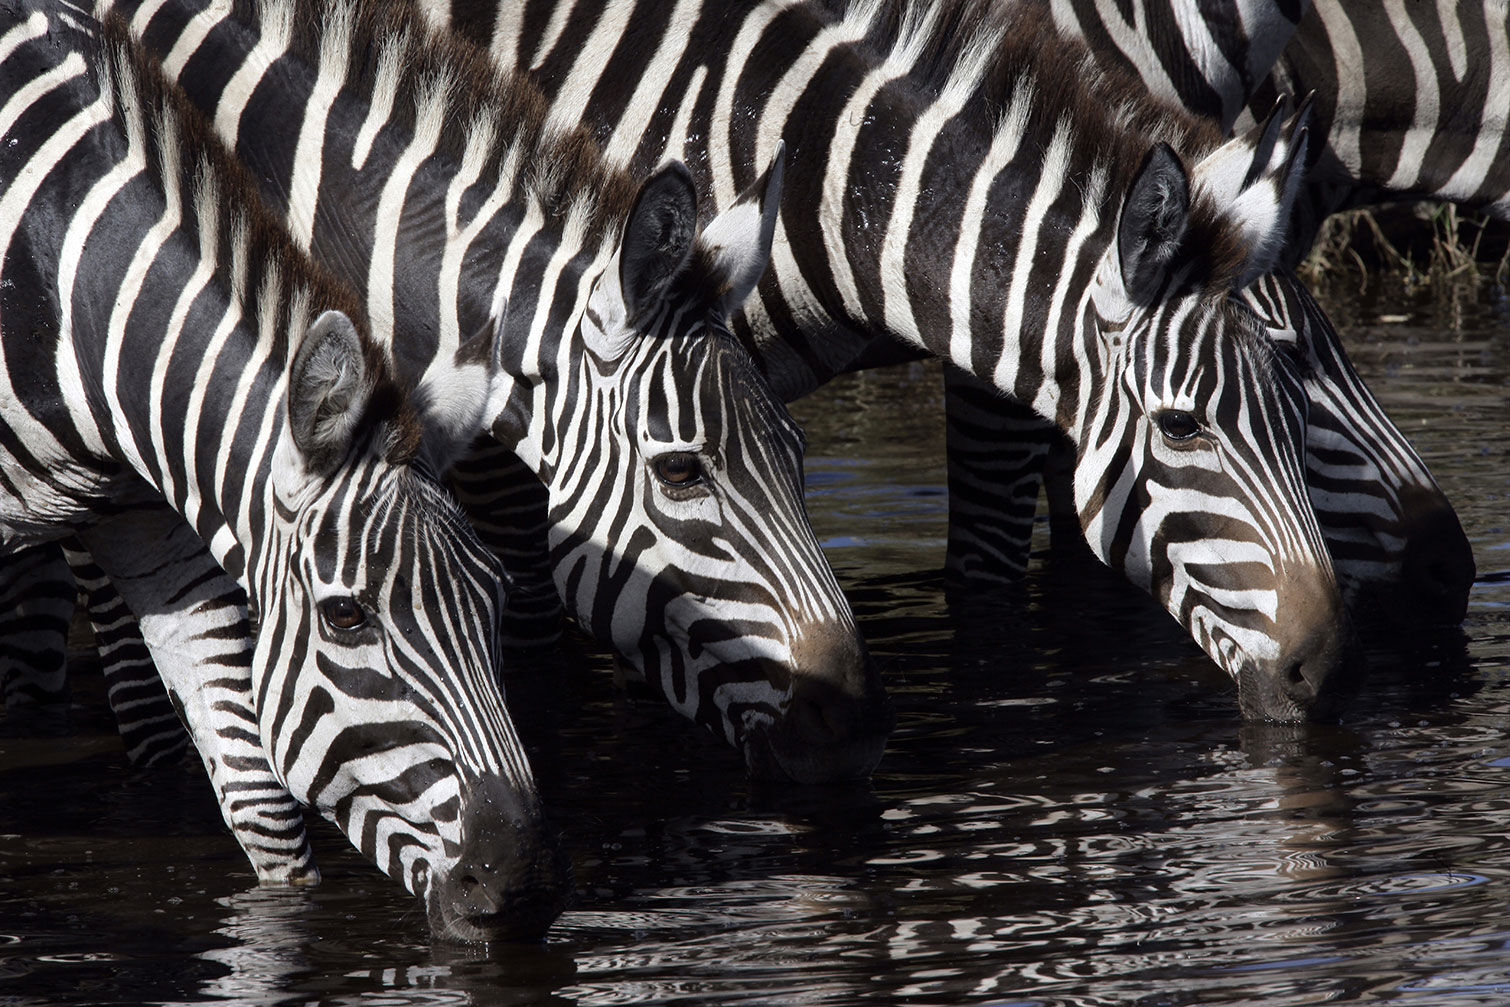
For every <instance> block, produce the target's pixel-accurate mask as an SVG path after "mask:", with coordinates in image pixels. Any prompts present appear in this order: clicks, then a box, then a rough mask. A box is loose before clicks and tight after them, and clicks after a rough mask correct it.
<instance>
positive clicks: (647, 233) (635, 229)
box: [619, 161, 697, 322]
mask: <svg viewBox="0 0 1510 1007" xmlns="http://www.w3.org/2000/svg"><path fill="white" fill-rule="evenodd" d="M696 233H697V189H696V188H695V187H694V186H693V185H692V173H691V172H690V171H688V170H687V166H686V165H684V164H682V163H681V162H680V161H669V162H667V163H666V164H665V165H663V166H662V167H661V168H660V169H659V170H658V171H657V172H656V173H655V174H654V175H651V176H650V177H649V178H648V179H646V180H645V184H644V185H642V186H640V192H639V195H637V196H636V197H635V200H634V208H633V209H631V210H630V211H629V219H628V220H627V221H625V223H624V237H623V240H622V241H621V242H620V244H619V289H620V291H621V292H622V295H623V298H624V309H625V311H626V313H627V317H628V320H629V321H630V322H633V321H634V319H635V317H636V316H637V315H639V314H640V312H642V311H644V310H645V309H646V308H648V307H650V306H651V305H653V304H655V303H656V302H657V301H659V300H660V297H661V295H662V294H663V293H664V292H665V290H666V287H667V285H668V284H669V283H670V282H671V279H672V277H674V276H676V274H677V273H679V272H681V270H682V267H683V266H684V265H686V263H687V258H688V257H689V256H690V255H691V254H692V239H693V236H694V235H695V234H696Z"/></svg>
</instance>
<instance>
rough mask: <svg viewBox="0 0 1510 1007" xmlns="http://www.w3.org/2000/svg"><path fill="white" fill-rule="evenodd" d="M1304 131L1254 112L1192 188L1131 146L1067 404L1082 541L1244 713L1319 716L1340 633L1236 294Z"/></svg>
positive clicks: (1284, 371)
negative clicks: (1170, 619)
mask: <svg viewBox="0 0 1510 1007" xmlns="http://www.w3.org/2000/svg"><path fill="white" fill-rule="evenodd" d="M1303 136H1304V118H1303V116H1297V118H1296V119H1295V120H1292V122H1291V123H1290V124H1289V126H1288V128H1287V129H1286V130H1284V131H1283V132H1282V131H1281V130H1280V129H1279V127H1278V125H1277V120H1276V121H1275V122H1271V123H1268V124H1265V127H1264V132H1263V136H1262V137H1260V138H1259V140H1258V142H1253V140H1252V138H1241V139H1239V140H1235V141H1233V142H1232V143H1230V144H1229V145H1227V146H1225V147H1223V148H1221V149H1219V150H1218V151H1216V152H1215V153H1214V154H1212V155H1210V156H1209V157H1208V158H1207V159H1206V160H1205V161H1203V162H1201V163H1200V164H1198V165H1197V167H1196V172H1195V176H1194V180H1195V185H1194V186H1192V179H1191V176H1189V175H1187V174H1186V172H1185V169H1184V167H1183V165H1182V164H1181V163H1180V161H1179V159H1178V157H1177V156H1176V155H1175V154H1174V153H1173V151H1172V150H1170V149H1169V148H1167V147H1160V146H1155V147H1154V148H1153V149H1152V150H1150V151H1149V153H1148V154H1147V155H1146V156H1145V158H1144V160H1143V162H1142V165H1141V166H1140V167H1139V168H1138V171H1137V172H1136V175H1135V177H1134V180H1133V182H1132V185H1131V186H1130V188H1129V189H1128V191H1127V193H1126V196H1125V198H1124V200H1123V205H1122V209H1121V212H1120V215H1119V217H1118V220H1117V231H1118V233H1117V236H1116V239H1115V240H1114V241H1113V242H1112V247H1111V248H1110V249H1109V250H1108V251H1107V253H1106V254H1105V256H1104V257H1103V258H1102V260H1101V262H1100V265H1099V268H1098V270H1097V274H1096V278H1095V281H1094V282H1093V283H1092V285H1091V289H1090V291H1089V294H1088V303H1087V304H1086V307H1085V309H1084V310H1085V319H1086V324H1085V328H1086V330H1087V332H1088V333H1093V334H1090V335H1087V336H1086V342H1085V343H1084V344H1083V345H1084V347H1085V350H1084V352H1085V353H1086V354H1087V356H1088V357H1089V358H1091V359H1090V361H1089V362H1088V363H1087V364H1086V365H1084V371H1085V373H1087V374H1090V375H1093V376H1094V377H1093V378H1092V380H1091V381H1090V382H1089V387H1088V388H1085V389H1082V391H1081V396H1080V402H1079V403H1078V405H1077V409H1078V413H1079V417H1080V421H1079V431H1078V434H1079V435H1078V437H1077V438H1076V442H1077V445H1078V452H1079V457H1078V462H1077V467H1076V473H1075V503H1076V507H1077V509H1078V511H1079V514H1080V521H1081V525H1082V527H1083V528H1084V530H1085V533H1086V537H1087V539H1088V541H1089V542H1090V544H1091V547H1092V548H1093V549H1094V550H1096V551H1097V552H1098V554H1099V555H1100V556H1101V557H1102V559H1103V560H1105V561H1106V562H1107V563H1108V564H1110V565H1111V566H1113V567H1115V568H1117V569H1120V570H1122V571H1123V572H1124V573H1125V575H1126V576H1127V577H1128V579H1130V580H1132V581H1133V582H1134V583H1139V584H1143V585H1144V586H1145V587H1147V588H1148V590H1149V591H1150V592H1151V593H1152V594H1153V595H1154V597H1156V598H1158V599H1159V600H1160V601H1161V602H1162V603H1163V604H1164V606H1165V608H1166V609H1168V611H1169V612H1170V613H1171V614H1172V615H1173V616H1174V617H1175V618H1176V619H1177V620H1179V622H1180V624H1181V625H1182V626H1184V627H1185V628H1186V629H1187V630H1189V631H1190V633H1191V635H1192V636H1193V637H1194V638H1195V639H1196V641H1197V642H1198V643H1199V644H1200V645H1201V646H1202V647H1203V648H1204V649H1205V651H1206V653H1207V654H1208V655H1210V657H1211V658H1212V659H1213V660H1214V661H1216V662H1217V664H1219V665H1220V666H1221V667H1223V668H1225V669H1226V670H1227V671H1228V673H1229V674H1231V675H1233V676H1234V677H1235V678H1236V679H1237V681H1238V690H1239V700H1240V703H1241V705H1242V708H1243V711H1244V714H1245V715H1247V716H1251V717H1261V718H1268V719H1277V720H1297V719H1303V718H1305V717H1308V716H1316V715H1319V714H1322V713H1325V712H1328V705H1329V703H1330V702H1331V700H1332V692H1333V688H1332V687H1333V686H1335V678H1336V676H1335V674H1334V673H1335V672H1336V671H1337V670H1338V668H1339V665H1340V660H1341V653H1342V637H1343V618H1342V601H1341V594H1340V592H1339V591H1338V589H1337V584H1336V578H1335V574H1334V573H1333V570H1332V565H1331V560H1330V558H1329V556H1328V555H1327V552H1326V548H1325V546H1324V544H1323V542H1322V538H1321V531H1320V528H1319V526H1318V524H1317V521H1316V516H1315V513H1314V512H1313V511H1312V509H1311V505H1310V501H1309V499H1308V496H1307V492H1306V485H1305V470H1304V458H1305V437H1306V424H1305V419H1306V408H1307V407H1306V399H1305V395H1304V389H1303V388H1302V385H1301V381H1300V376H1299V374H1298V372H1297V370H1296V368H1295V366H1294V365H1293V364H1292V363H1291V362H1290V361H1289V360H1288V359H1287V358H1286V357H1285V356H1284V355H1283V354H1281V353H1280V352H1279V351H1278V349H1277V348H1276V344H1275V343H1274V342H1273V341H1272V340H1271V339H1270V338H1269V336H1268V334H1267V333H1266V332H1265V331H1264V327H1263V324H1262V321H1261V320H1260V318H1259V317H1258V315H1257V314H1255V313H1254V311H1253V310H1252V308H1251V307H1250V306H1249V305H1248V303H1247V302H1246V301H1245V300H1244V299H1243V298H1242V297H1241V296H1240V292H1241V291H1242V290H1243V289H1244V288H1245V287H1247V286H1248V285H1250V284H1251V283H1253V282H1254V281H1255V280H1256V279H1257V278H1258V277H1259V276H1261V275H1263V273H1265V272H1266V271H1267V268H1268V265H1269V263H1270V260H1271V257H1272V256H1273V255H1274V254H1275V253H1276V252H1277V250H1278V248H1279V242H1278V241H1276V240H1274V238H1275V234H1276V229H1281V230H1282V228H1283V221H1284V219H1285V216H1286V213H1285V209H1286V206H1287V202H1288V197H1287V195H1286V194H1287V193H1288V194H1293V187H1292V186H1291V185H1290V184H1289V181H1290V171H1289V167H1290V166H1291V165H1292V164H1294V163H1296V162H1297V161H1298V160H1299V158H1300V156H1301V155H1302V153H1303V150H1304V144H1303V142H1301V141H1302V140H1303ZM1297 138H1299V139H1297ZM1276 166H1277V170H1276Z"/></svg>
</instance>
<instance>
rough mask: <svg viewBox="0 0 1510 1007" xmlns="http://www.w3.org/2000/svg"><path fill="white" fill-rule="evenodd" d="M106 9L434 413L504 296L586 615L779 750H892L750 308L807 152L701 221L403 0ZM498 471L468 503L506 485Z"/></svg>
mask: <svg viewBox="0 0 1510 1007" xmlns="http://www.w3.org/2000/svg"><path fill="white" fill-rule="evenodd" d="M102 6H107V7H109V8H110V9H112V10H114V11H117V12H119V13H120V14H122V15H123V16H125V17H126V18H127V19H128V20H129V32H130V34H131V35H132V36H133V37H134V38H136V39H138V40H139V42H140V44H142V45H143V46H144V47H145V48H147V49H148V50H149V51H151V52H152V53H154V54H155V55H156V56H157V57H158V58H159V59H161V61H162V65H163V67H164V69H165V72H166V74H167V75H169V76H171V77H173V78H175V79H176V81H177V83H178V84H179V85H181V86H182V87H183V89H184V91H185V92H186V93H187V94H188V95H189V96H190V98H191V100H192V101H194V102H195V103H196V104H198V105H199V106H200V107H201V108H202V109H203V110H204V111H205V113H206V117H207V118H209V119H211V120H212V121H213V122H214V123H215V129H216V131H217V132H218V133H219V134H220V135H221V136H222V137H223V138H224V139H225V140H226V141H227V142H228V143H230V144H231V145H232V146H234V147H235V148H236V150H237V152H238V154H239V155H240V156H241V158H242V159H243V160H244V161H245V163H246V164H247V165H248V166H249V167H251V168H252V170H253V171H254V172H255V173H256V174H257V175H258V176H259V178H260V180H261V182H262V184H263V188H264V192H265V193H266V195H267V197H268V198H269V200H270V201H271V202H272V203H273V204H274V205H275V206H277V207H278V208H279V210H280V212H281V213H282V214H283V215H284V217H285V219H286V220H287V221H288V222H289V225H290V228H291V230H292V231H293V233H294V234H295V235H296V237H298V238H299V239H300V240H302V241H305V242H307V243H308V245H309V247H310V250H311V252H312V254H313V255H314V256H315V258H316V259H317V260H319V261H321V262H322V263H324V264H326V265H328V266H329V267H330V268H332V269H334V270H335V271H336V272H337V273H338V274H340V275H342V276H343V277H344V278H346V279H348V280H349V281H350V282H351V283H353V285H355V286H356V287H358V288H359V289H361V290H363V291H364V292H365V297H366V303H367V307H368V310H369V313H370V315H371V317H372V318H373V320H374V323H373V324H374V331H375V332H376V333H377V334H378V336H379V338H380V339H387V340H389V341H390V342H389V344H388V345H389V346H390V352H391V356H392V357H393V359H394V361H395V363H396V366H397V368H398V371H399V372H400V375H401V377H402V378H403V379H404V380H407V381H410V382H412V383H413V384H415V385H416V386H417V387H418V389H419V396H420V400H421V402H423V403H425V404H426V405H427V409H428V414H429V415H430V416H431V419H430V421H429V422H431V423H432V424H439V425H450V426H453V427H458V428H460V427H464V426H465V424H464V423H455V422H450V423H448V420H447V417H448V416H449V414H450V412H451V411H453V410H454V409H455V401H456V399H457V395H456V394H455V392H454V388H455V386H456V382H455V378H454V373H453V372H454V371H455V369H456V365H455V364H454V363H453V362H452V361H453V360H454V359H458V358H457V357H456V354H457V353H458V352H460V353H461V354H462V355H463V356H465V355H466V354H467V353H468V352H471V351H470V350H469V348H468V344H467V342H466V340H465V336H466V334H467V333H469V332H472V331H475V330H476V329H477V328H478V327H479V326H481V325H485V324H486V323H487V319H488V318H489V317H490V315H492V314H496V315H497V316H498V317H499V319H500V322H499V346H498V362H499V365H500V372H499V376H498V380H497V383H496V385H495V387H494V390H493V393H492V398H491V399H490V400H489V402H488V403H487V404H486V406H485V409H486V416H485V418H484V422H485V423H487V425H488V426H489V428H490V429H491V432H492V433H493V435H494V438H495V439H496V440H497V441H498V442H499V443H500V444H502V445H503V446H505V447H506V448H508V449H509V450H510V451H511V452H513V453H514V454H516V455H517V456H518V457H519V458H521V459H522V460H523V462H524V464H525V465H526V466H527V467H528V468H529V469H530V470H531V471H532V472H533V473H534V474H535V476H537V477H538V479H539V480H540V482H541V483H543V484H544V485H545V487H546V489H547V492H548V496H549V501H548V504H547V511H546V513H547V515H548V518H549V529H548V543H547V544H548V547H549V550H550V555H551V565H552V568H553V575H554V579H555V583H556V587H557V589H558V591H559V592H560V594H561V595H562V597H563V598H564V599H565V600H566V604H567V607H568V609H569V611H570V612H571V613H572V614H573V615H574V616H575V617H576V619H577V620H578V622H579V623H580V624H581V625H582V626H583V627H584V628H585V629H587V630H588V631H589V632H591V633H593V634H594V635H596V636H598V637H600V638H601V639H603V640H605V641H608V642H611V643H612V644H613V645H614V646H615V648H616V649H617V650H618V651H619V652H620V653H621V654H622V655H624V656H625V657H626V658H627V659H628V664H629V665H630V667H631V669H633V670H634V671H635V672H637V673H639V674H641V675H643V676H644V677H645V679H646V680H647V681H648V682H649V683H650V684H651V685H652V686H653V687H654V688H655V689H656V690H657V691H659V692H661V693H662V694H663V695H664V696H665V697H666V698H667V699H668V701H670V702H671V704H672V705H673V706H674V707H676V708H677V709H678V710H680V711H681V712H683V713H684V714H685V715H687V716H688V717H691V718H692V719H694V720H696V721H698V722H699V723H702V724H704V725H706V726H707V727H709V728H710V729H712V730H713V731H715V732H716V733H718V734H720V735H721V736H723V737H725V738H727V739H728V740H729V741H730V742H731V743H733V744H734V745H736V746H738V747H739V748H740V749H741V750H742V751H743V753H744V755H745V758H746V761H747V764H748V765H749V766H750V768H751V770H752V771H753V772H756V773H757V774H759V775H774V776H778V777H794V778H797V779H801V780H826V779H836V778H849V777H854V776H859V775H863V774H865V773H867V772H869V770H870V768H871V767H872V766H873V765H874V764H875V761H876V759H877V758H878V757H879V755H880V750H881V746H882V744H883V742H884V739H885V736H886V734H887V732H888V730H889V726H890V719H889V718H890V713H889V708H888V707H887V705H886V703H885V700H884V696H883V694H882V692H881V688H880V684H879V679H878V677H877V675H876V672H875V669H874V667H873V665H872V664H871V662H870V660H869V658H868V656H867V654H866V653H865V650H864V646H863V643H862V642H861V640H860V637H859V635H858V631H857V629H856V627H855V625H854V621H853V616H852V614H851V611H850V609H849V606H848V603H847V601H846V600H845V599H844V596H843V594H842V592H841V591H840V589H839V586H838V584H837V582H836V580H835V579H834V577H833V574H832V571H831V570H830V568H829V567H828V565H827V562H826V560H825V559H824V557H823V555H822V552H821V550H820V549H819V547H818V544H817V540H816V538H815V537H814V535H813V533H812V531H811V529H810V527H809V525H808V522H807V518H806V514H805V511H804V509H803V503H802V478H801V450H802V443H801V435H800V432H799V431H798V430H797V429H796V428H795V426H794V425H793V424H792V422H791V421H790V419H789V418H788V417H787V415H786V412H785V409H784V407H783V406H782V405H781V402H780V400H779V399H778V398H777V397H776V396H775V395H774V394H773V393H772V391H771V389H770V386H769V385H768V383H767V382H766V380H765V379H764V378H763V377H762V376H761V375H760V373H759V372H758V370H757V369H756V368H755V366H754V363H753V361H752V360H751V358H750V357H749V355H748V353H747V352H746V351H744V350H743V349H742V348H741V347H740V346H739V344H738V343H737V341H736V340H735V339H734V338H733V336H732V334H731V333H730V332H729V331H728V328H727V318H728V316H729V314H730V313H731V312H732V311H733V310H734V309H735V308H736V307H737V306H738V305H739V303H740V302H741V301H742V299H743V298H744V297H745V296H746V294H747V292H748V291H749V290H750V289H751V287H752V286H753V285H754V283H755V282H756V280H757V279H758V278H759V276H760V274H761V272H762V271H763V270H764V268H765V264H766V260H767V257H768V255H769V246H770V241H771V234H772V228H773V227H774V224H775V220H774V218H775V206H776V200H777V199H778V198H779V194H780V192H781V190H782V170H781V158H780V153H779V147H778V148H773V150H772V151H771V152H770V155H769V156H767V157H766V159H765V162H764V163H763V164H762V169H765V170H764V171H763V172H757V173H756V176H758V177H755V176H752V178H751V180H750V184H749V185H748V186H747V187H745V191H744V192H743V193H742V194H738V193H737V194H733V195H732V196H731V198H730V199H729V200H727V201H726V202H725V203H723V204H721V206H722V209H723V211H724V212H723V213H721V214H719V215H717V216H716V217H714V218H713V219H711V220H710V221H708V222H707V224H706V226H705V227H703V229H702V232H701V234H698V233H697V222H696V202H695V190H694V188H693V186H692V182H691V179H690V178H689V177H688V176H687V174H686V173H685V171H683V170H682V169H680V167H678V166H674V165H673V166H669V167H662V168H659V169H656V170H654V171H653V172H650V180H649V181H647V182H646V183H645V184H644V185H643V186H640V187H639V189H638V195H637V193H636V186H635V185H634V184H633V183H632V181H631V180H630V178H629V177H628V176H627V175H625V174H623V173H622V172H619V171H617V170H615V169H610V168H608V167H605V166H604V165H603V164H601V163H600V162H599V160H598V158H597V155H596V153H595V151H594V150H593V148H592V145H591V143H590V141H587V140H586V139H585V137H584V136H583V135H581V134H580V133H575V132H572V131H569V130H568V131H562V130H557V129H554V128H550V127H548V126H547V122H546V116H545V113H546V108H545V107H544V105H543V103H541V102H540V101H539V100H538V98H537V96H536V95H535V92H534V91H533V89H532V88H531V87H530V86H529V85H528V84H527V83H525V82H522V81H512V82H511V81H509V80H506V79H499V78H498V77H497V76H496V74H495V73H494V72H493V71H492V70H491V69H490V68H489V67H488V66H487V64H486V62H485V61H484V60H483V59H482V57H481V56H480V55H479V54H477V53H475V52H473V51H471V50H470V49H469V48H468V47H465V46H462V45H459V44H454V43H453V44H442V43H441V42H440V41H439V40H435V39H429V38H428V37H427V35H426V33H425V32H424V31H423V29H422V27H421V25H420V24H419V22H418V21H417V20H416V19H414V18H413V15H412V14H411V16H410V18H409V19H408V20H406V19H405V17H404V14H405V8H404V6H403V5H399V4H375V3H368V4H356V5H351V4H339V3H338V4H312V3H307V2H299V3H292V2H287V3H275V4H270V5H254V4H250V3H247V4H241V3H238V4H233V5H231V7H230V9H229V10H226V9H225V8H224V7H222V6H220V5H216V6H213V7H207V6H205V5H203V4H200V3H192V2H184V0H169V2H164V3H152V4H141V5H137V4H110V5H102ZM291 122H296V123H298V128H291V127H290V123H291ZM296 165H297V166H298V169H297V170H295V166H296ZM647 172H649V169H647ZM636 200H638V202H636ZM635 207H642V208H644V211H643V212H640V213H638V214H636V212H635ZM657 228H660V229H661V230H656V229H657ZM621 237H622V239H623V245H622V247H619V239H620V238H621ZM647 249H654V250H656V254H654V255H650V254H649V253H648V252H647ZM412 334H418V335H412ZM400 337H401V338H400ZM467 467H470V468H471V469H472V470H474V471H475V468H476V459H472V460H470V461H469V463H468V466H467ZM505 489H507V487H505ZM483 490H484V491H486V492H478V491H477V487H476V485H475V484H473V483H468V484H467V485H466V486H465V491H464V492H463V499H464V501H465V502H467V503H468V505H469V508H470V506H471V505H472V504H474V503H495V502H496V494H494V493H493V492H491V490H492V487H489V486H487V485H484V486H483ZM505 502H506V501H505ZM474 517H475V518H476V520H477V521H478V522H479V524H481V525H482V526H483V527H495V526H497V525H499V524H501V523H503V522H501V521H499V519H498V518H497V515H496V514H491V515H490V514H488V513H486V512H484V511H479V512H477V513H476V514H474Z"/></svg>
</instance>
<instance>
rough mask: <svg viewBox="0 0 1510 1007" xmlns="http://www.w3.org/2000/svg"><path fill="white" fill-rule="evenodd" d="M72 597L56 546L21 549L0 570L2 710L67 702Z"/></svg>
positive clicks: (70, 582)
mask: <svg viewBox="0 0 1510 1007" xmlns="http://www.w3.org/2000/svg"><path fill="white" fill-rule="evenodd" d="M77 594H78V592H77V590H76V588H75V587H74V583H73V577H72V575H71V574H70V573H69V572H68V566H67V564H66V563H64V562H63V554H62V552H61V551H60V550H59V549H58V547H57V546H56V545H55V544H52V543H48V544H47V545H41V546H35V547H32V548H29V549H23V550H21V551H20V552H18V553H16V554H14V555H12V556H9V557H7V558H6V561H5V563H4V564H0V691H3V693H4V696H5V705H6V706H7V707H11V706H21V705H26V704H42V703H60V702H63V701H65V700H66V699H67V698H68V680H67V677H66V669H65V667H64V664H65V660H66V655H67V650H68V625H69V623H70V622H71V621H72V619H73V607H74V600H75V598H76V596H77Z"/></svg>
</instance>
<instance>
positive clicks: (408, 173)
mask: <svg viewBox="0 0 1510 1007" xmlns="http://www.w3.org/2000/svg"><path fill="white" fill-rule="evenodd" d="M448 84H449V82H448V81H443V80H434V79H431V80H427V81H425V82H423V84H422V85H421V87H420V89H419V92H418V93H417V94H416V95H415V99H414V103H415V123H414V135H413V137H412V138H411V139H410V141H409V146H408V147H406V148H404V153H403V154H402V155H401V156H400V157H399V159H398V163H397V164H395V165H394V166H393V170H392V171H391V172H389V173H388V177H387V179H385V180H384V182H383V191H382V193H381V194H380V195H379V196H378V206H377V215H376V217H375V219H374V226H375V228H376V233H375V234H374V235H373V242H372V261H371V264H370V267H369V269H368V272H367V311H368V320H369V323H370V324H371V328H372V338H373V339H374V340H375V341H376V342H377V344H378V345H379V346H382V347H384V348H385V349H387V350H389V351H390V352H391V350H392V347H393V278H394V276H395V275H396V273H397V270H398V264H397V257H398V235H399V222H400V220H401V218H402V217H403V213H404V201H405V199H406V197H407V196H408V194H409V186H410V184H411V183H412V182H413V180H414V174H415V172H417V171H418V170H419V166H420V165H421V164H423V163H424V161H425V159H426V158H428V157H430V155H431V154H433V153H434V152H435V148H436V146H437V145H438V144H439V143H440V131H441V129H442V128H443V127H444V126H445V118H446V117H445V113H446V94H447V90H448Z"/></svg>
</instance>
